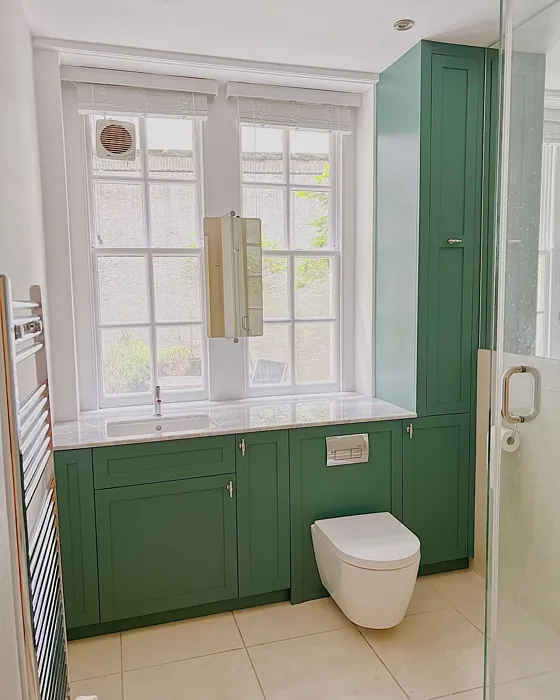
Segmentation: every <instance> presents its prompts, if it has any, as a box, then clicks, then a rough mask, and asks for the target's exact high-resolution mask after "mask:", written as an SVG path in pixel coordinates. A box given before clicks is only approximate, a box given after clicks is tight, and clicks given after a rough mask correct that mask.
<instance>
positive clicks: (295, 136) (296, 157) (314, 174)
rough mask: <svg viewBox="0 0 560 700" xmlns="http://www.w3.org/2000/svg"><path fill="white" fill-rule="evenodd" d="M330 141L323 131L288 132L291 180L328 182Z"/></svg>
mask: <svg viewBox="0 0 560 700" xmlns="http://www.w3.org/2000/svg"><path fill="white" fill-rule="evenodd" d="M335 116H336V115H335ZM330 141H331V139H330V134H329V133H327V132H324V131H291V132H290V181H291V182H293V183H296V184H298V185H328V184H329V151H330Z"/></svg>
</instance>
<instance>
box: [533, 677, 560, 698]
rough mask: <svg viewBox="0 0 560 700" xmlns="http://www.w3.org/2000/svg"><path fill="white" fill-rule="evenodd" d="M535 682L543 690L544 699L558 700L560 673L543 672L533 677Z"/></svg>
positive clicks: (559, 694)
mask: <svg viewBox="0 0 560 700" xmlns="http://www.w3.org/2000/svg"><path fill="white" fill-rule="evenodd" d="M531 680H532V681H533V683H534V684H535V685H536V686H538V687H539V688H540V689H541V690H542V691H543V692H544V695H543V700H558V697H559V696H560V673H559V672H554V673H543V674H542V675H540V676H533V677H532V678H531Z"/></svg>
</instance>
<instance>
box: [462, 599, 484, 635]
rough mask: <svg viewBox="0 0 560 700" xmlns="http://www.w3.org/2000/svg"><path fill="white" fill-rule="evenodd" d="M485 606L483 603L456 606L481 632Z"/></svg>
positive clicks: (482, 630)
mask: <svg viewBox="0 0 560 700" xmlns="http://www.w3.org/2000/svg"><path fill="white" fill-rule="evenodd" d="M485 607H486V606H485V604H484V603H469V604H468V605H459V606H457V610H458V611H459V612H460V613H461V615H464V616H465V617H466V618H467V620H469V622H472V623H473V625H474V626H475V627H477V628H478V629H479V630H480V631H481V632H484V616H485Z"/></svg>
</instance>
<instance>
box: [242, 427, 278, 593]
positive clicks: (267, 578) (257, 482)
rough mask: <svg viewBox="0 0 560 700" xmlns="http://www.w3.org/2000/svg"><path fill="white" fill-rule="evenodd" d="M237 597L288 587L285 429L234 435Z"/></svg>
mask: <svg viewBox="0 0 560 700" xmlns="http://www.w3.org/2000/svg"><path fill="white" fill-rule="evenodd" d="M237 441H238V452H237V463H236V467H237V469H236V470H237V532H238V543H237V547H238V553H239V559H238V562H239V595H240V597H243V596H249V595H257V594H259V593H269V592H271V591H280V590H283V589H286V588H289V587H290V500H289V499H290V473H289V457H288V431H287V430H278V431H267V432H262V433H250V434H248V435H238V436H237Z"/></svg>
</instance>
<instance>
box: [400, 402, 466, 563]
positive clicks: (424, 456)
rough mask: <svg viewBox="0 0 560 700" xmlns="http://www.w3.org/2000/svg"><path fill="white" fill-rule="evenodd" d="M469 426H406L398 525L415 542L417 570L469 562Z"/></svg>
mask: <svg viewBox="0 0 560 700" xmlns="http://www.w3.org/2000/svg"><path fill="white" fill-rule="evenodd" d="M469 423H470V416H469V415H468V414H464V415H455V416H434V417H430V418H417V419H415V420H413V421H410V422H407V421H405V426H406V427H407V431H406V432H405V433H404V441H403V522H404V524H405V525H406V526H407V527H408V528H410V529H411V530H412V531H413V532H414V533H415V534H416V535H417V536H418V537H419V539H420V547H421V553H422V558H421V560H420V564H421V565H426V564H438V563H440V562H448V561H453V560H455V559H462V558H464V557H467V556H468V523H469V517H468V513H469V507H470V491H471V489H470V488H469V480H470V478H471V475H470V472H471V470H470V455H469ZM410 427H411V428H412V429H411V430H410Z"/></svg>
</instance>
